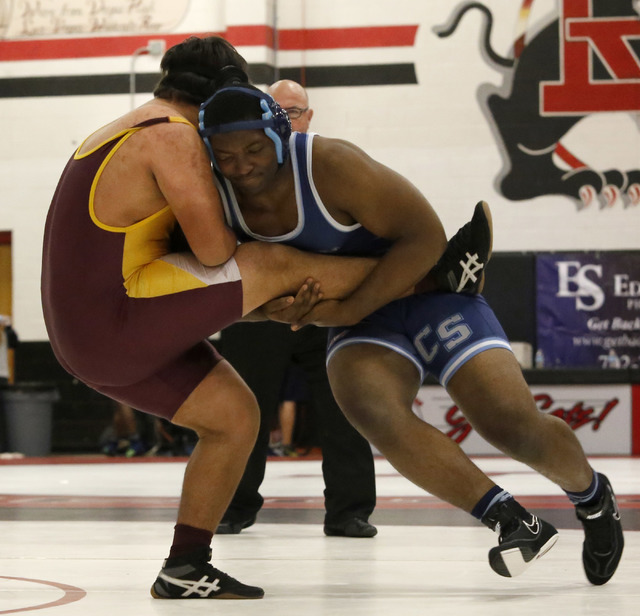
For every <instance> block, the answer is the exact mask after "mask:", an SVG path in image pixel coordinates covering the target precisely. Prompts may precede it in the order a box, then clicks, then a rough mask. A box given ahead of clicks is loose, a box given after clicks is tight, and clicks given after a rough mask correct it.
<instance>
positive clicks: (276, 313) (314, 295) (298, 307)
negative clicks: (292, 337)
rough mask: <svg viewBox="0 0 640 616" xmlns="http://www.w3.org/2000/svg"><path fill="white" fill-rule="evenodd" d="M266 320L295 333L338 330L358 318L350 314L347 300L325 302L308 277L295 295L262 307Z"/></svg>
mask: <svg viewBox="0 0 640 616" xmlns="http://www.w3.org/2000/svg"><path fill="white" fill-rule="evenodd" d="M262 312H263V314H264V316H265V317H266V318H268V319H269V320H271V321H278V322H280V323H290V324H291V329H292V330H293V331H297V330H299V329H301V328H302V327H304V326H305V325H316V326H318V327H337V326H340V325H354V324H355V323H357V322H358V321H359V320H360V318H359V316H356V315H354V314H352V311H351V310H350V309H349V303H348V302H347V301H346V300H335V299H331V300H324V299H323V294H322V291H321V289H320V283H319V282H317V281H315V280H314V279H313V278H307V280H306V281H305V283H304V284H303V285H302V286H301V287H300V289H299V290H298V292H297V293H296V295H295V296H292V295H288V296H285V297H279V298H277V299H274V300H271V301H270V302H267V303H266V304H264V305H263V306H262Z"/></svg>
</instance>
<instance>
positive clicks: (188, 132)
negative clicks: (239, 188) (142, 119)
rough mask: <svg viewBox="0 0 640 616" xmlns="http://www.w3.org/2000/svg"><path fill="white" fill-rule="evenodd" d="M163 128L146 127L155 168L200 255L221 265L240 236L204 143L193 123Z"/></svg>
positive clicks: (194, 247) (213, 264)
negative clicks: (226, 216)
mask: <svg viewBox="0 0 640 616" xmlns="http://www.w3.org/2000/svg"><path fill="white" fill-rule="evenodd" d="M162 128H163V130H153V129H147V131H145V132H148V133H149V135H150V136H152V141H151V143H150V146H151V148H152V151H153V152H154V155H153V157H152V159H151V161H150V170H151V172H152V173H153V175H154V177H155V179H156V182H157V184H158V187H159V189H160V191H161V192H162V194H163V195H164V197H165V199H166V201H167V203H168V204H169V205H170V206H171V209H172V210H173V212H174V213H175V216H176V218H177V219H178V223H179V224H180V226H181V227H182V230H183V232H184V234H185V237H186V238H187V241H188V242H189V246H190V247H191V250H192V251H193V253H194V254H195V256H196V257H197V258H198V260H199V261H200V262H201V263H203V264H204V265H207V266H215V265H220V264H222V263H224V262H225V261H227V260H228V259H229V258H230V257H231V256H232V255H233V254H234V252H235V250H236V236H235V234H234V233H233V231H232V230H231V229H230V228H229V227H228V226H227V225H226V223H225V220H224V212H223V209H222V204H221V202H220V197H219V195H218V191H217V190H216V188H215V185H214V183H213V181H212V178H211V162H210V159H209V157H208V155H207V152H206V150H205V147H204V144H203V143H202V140H201V139H200V137H199V136H198V133H197V132H196V131H195V130H194V129H193V127H191V126H189V125H186V124H179V123H172V124H165V125H163V127H162ZM151 134H153V135H151Z"/></svg>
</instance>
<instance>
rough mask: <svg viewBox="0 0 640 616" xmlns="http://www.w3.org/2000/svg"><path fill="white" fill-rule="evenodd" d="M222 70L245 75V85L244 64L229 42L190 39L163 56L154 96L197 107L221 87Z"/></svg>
mask: <svg viewBox="0 0 640 616" xmlns="http://www.w3.org/2000/svg"><path fill="white" fill-rule="evenodd" d="M225 67H231V68H233V69H234V70H235V71H237V73H240V74H242V75H244V78H245V80H246V81H247V82H248V78H247V77H246V71H247V62H246V61H245V59H244V58H243V57H242V56H241V55H240V54H239V53H238V52H237V50H236V48H235V47H234V46H233V45H232V44H231V43H229V41H227V40H225V39H223V38H221V37H219V36H208V37H205V38H198V37H196V36H191V37H189V38H188V39H186V40H184V41H183V42H182V43H178V44H177V45H174V46H173V47H171V48H169V49H168V50H167V52H166V53H165V54H164V56H163V58H162V61H161V63H160V69H161V70H162V76H161V78H160V81H159V82H158V84H157V85H156V87H155V89H154V91H153V95H154V96H156V97H157V98H165V99H169V98H176V99H178V100H181V101H183V102H186V103H191V104H194V105H200V104H201V103H203V102H204V101H206V100H207V99H208V98H209V97H210V96H211V95H212V94H213V92H215V90H216V89H218V88H219V87H220V76H221V73H220V72H221V70H222V69H223V68H225ZM223 75H224V74H223Z"/></svg>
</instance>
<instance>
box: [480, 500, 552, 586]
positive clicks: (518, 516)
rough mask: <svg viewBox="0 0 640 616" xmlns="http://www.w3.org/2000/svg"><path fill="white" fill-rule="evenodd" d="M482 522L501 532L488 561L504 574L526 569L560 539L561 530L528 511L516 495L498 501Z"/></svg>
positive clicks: (494, 568) (516, 573)
mask: <svg viewBox="0 0 640 616" xmlns="http://www.w3.org/2000/svg"><path fill="white" fill-rule="evenodd" d="M482 522H483V523H484V524H486V525H487V526H488V527H489V528H491V529H493V530H495V531H496V532H497V533H499V535H500V537H499V539H498V544H499V545H498V546H497V547H495V548H491V549H490V550H489V565H490V566H491V568H492V569H493V570H494V571H495V572H496V573H497V574H498V575H502V576H504V577H516V576H517V575H520V574H521V573H524V572H525V571H526V570H527V569H528V568H529V567H530V566H531V565H532V564H533V563H534V562H535V561H536V560H538V558H540V557H541V556H544V555H545V554H546V553H547V552H548V551H549V550H550V549H551V548H552V547H553V546H554V545H555V543H556V541H557V540H558V531H557V530H556V529H555V528H554V527H553V526H552V525H551V524H549V523H548V522H545V521H544V520H541V519H540V518H539V517H537V516H535V515H533V514H531V513H529V512H528V511H527V510H526V509H524V508H523V507H522V506H521V505H520V504H519V503H517V502H516V501H515V500H514V499H513V498H509V499H507V500H505V501H502V502H499V503H496V504H495V505H494V506H493V507H491V509H489V511H488V512H487V513H486V515H485V516H484V517H483V518H482Z"/></svg>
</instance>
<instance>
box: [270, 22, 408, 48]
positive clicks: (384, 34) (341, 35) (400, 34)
mask: <svg viewBox="0 0 640 616" xmlns="http://www.w3.org/2000/svg"><path fill="white" fill-rule="evenodd" d="M417 31H418V26H376V27H369V28H318V29H314V30H281V31H280V32H279V33H278V47H279V49H282V50H284V51H289V50H296V49H348V48H355V47H410V46H412V45H414V43H415V38H416V33H417Z"/></svg>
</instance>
